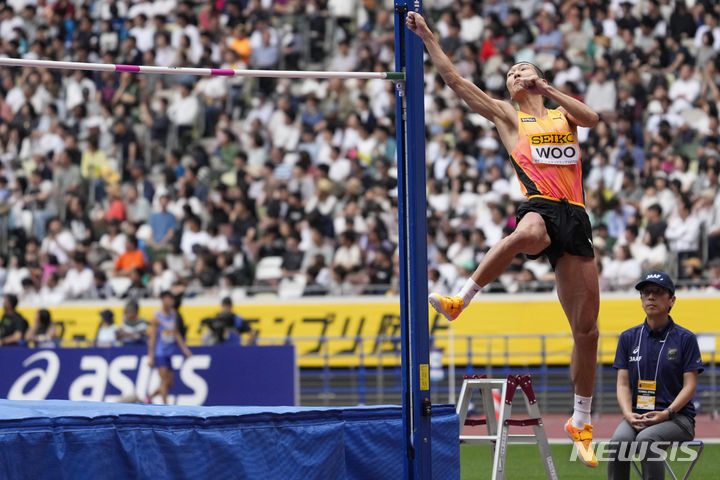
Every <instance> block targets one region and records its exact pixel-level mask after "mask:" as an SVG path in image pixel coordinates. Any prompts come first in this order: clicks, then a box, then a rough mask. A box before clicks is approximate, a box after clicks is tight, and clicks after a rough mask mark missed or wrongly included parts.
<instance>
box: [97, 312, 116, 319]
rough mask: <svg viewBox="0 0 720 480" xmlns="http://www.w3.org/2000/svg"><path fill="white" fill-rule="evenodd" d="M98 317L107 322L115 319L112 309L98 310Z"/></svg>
mask: <svg viewBox="0 0 720 480" xmlns="http://www.w3.org/2000/svg"><path fill="white" fill-rule="evenodd" d="M100 317H101V318H102V319H103V320H106V321H108V322H112V321H113V320H115V314H114V313H113V312H112V310H103V311H102V312H100Z"/></svg>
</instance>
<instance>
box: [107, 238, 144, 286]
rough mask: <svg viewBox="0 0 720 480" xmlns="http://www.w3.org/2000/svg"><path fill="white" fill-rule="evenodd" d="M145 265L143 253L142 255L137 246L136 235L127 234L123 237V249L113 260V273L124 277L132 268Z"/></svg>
mask: <svg viewBox="0 0 720 480" xmlns="http://www.w3.org/2000/svg"><path fill="white" fill-rule="evenodd" d="M145 265H146V261H145V255H143V252H142V250H140V249H139V248H138V239H137V237H135V236H134V235H129V236H127V237H126V238H125V251H124V252H123V253H122V254H120V255H119V256H118V257H117V260H115V270H114V274H115V275H116V276H120V277H126V276H129V275H130V272H131V271H132V270H135V269H139V270H142V269H144V268H145Z"/></svg>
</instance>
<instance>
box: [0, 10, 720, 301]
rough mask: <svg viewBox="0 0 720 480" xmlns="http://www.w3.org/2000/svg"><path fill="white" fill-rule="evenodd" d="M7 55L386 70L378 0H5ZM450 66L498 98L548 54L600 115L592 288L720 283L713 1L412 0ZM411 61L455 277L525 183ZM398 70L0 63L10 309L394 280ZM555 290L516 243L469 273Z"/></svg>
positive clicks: (432, 266)
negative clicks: (513, 78) (147, 70)
mask: <svg viewBox="0 0 720 480" xmlns="http://www.w3.org/2000/svg"><path fill="white" fill-rule="evenodd" d="M0 5H2V6H1V7H0V50H1V51H0V54H1V55H3V56H9V57H22V58H26V59H50V60H69V61H80V62H99V63H106V64H112V63H123V64H144V65H161V66H203V67H219V68H258V69H306V70H309V69H328V70H344V71H392V70H394V51H393V49H394V45H393V41H394V34H393V28H394V27H393V22H394V20H393V13H392V12H393V8H392V2H391V1H389V0H384V1H380V0H378V1H362V2H361V1H359V0H303V1H299V0H275V1H272V0H246V1H227V0H217V1H214V2H192V1H182V0H137V1H128V0H95V1H93V0H76V1H73V0H43V1H37V2H36V1H34V0H8V1H6V2H2V3H1V4H0ZM424 6H425V11H426V13H427V16H428V18H429V19H430V21H431V25H432V28H433V30H434V31H436V32H437V34H438V35H439V37H440V42H441V45H442V47H443V49H444V50H445V51H446V52H447V53H448V54H449V55H450V56H451V58H452V60H453V61H454V62H455V64H456V66H457V68H458V69H459V71H460V72H461V73H462V75H463V76H465V77H467V78H468V79H471V80H472V81H473V82H475V83H476V84H477V85H479V86H480V87H481V88H483V89H484V90H486V91H487V92H490V93H491V94H492V95H494V96H496V97H498V98H506V96H507V92H506V91H505V72H506V71H507V69H508V68H509V66H510V65H512V64H513V63H515V62H517V61H531V62H534V63H535V64H537V65H539V66H540V67H541V68H542V69H543V70H544V71H545V72H546V74H547V78H548V80H549V81H550V82H551V83H553V84H554V85H555V86H557V87H559V88H560V89H562V90H563V91H565V92H567V93H569V94H571V95H573V96H576V97H578V98H580V99H582V100H583V101H585V102H586V103H587V104H588V105H590V106H591V107H592V108H593V109H595V110H596V111H598V112H599V113H600V114H601V117H602V120H601V121H600V123H599V124H598V125H597V127H595V128H594V129H592V130H585V129H580V131H579V132H578V137H579V141H580V144H581V146H582V151H583V153H582V156H583V170H584V182H585V196H586V205H587V209H588V212H589V214H590V218H591V221H592V226H593V232H594V246H595V253H596V258H597V263H598V265H599V266H600V268H601V277H600V282H601V288H602V290H604V291H609V290H631V288H632V285H633V284H634V282H635V281H636V280H637V279H638V278H639V277H640V275H641V272H642V271H643V270H648V269H650V268H655V267H657V268H662V269H664V270H667V271H669V272H671V273H673V274H674V275H675V274H676V275H675V276H676V277H677V278H679V282H678V283H679V285H680V286H683V285H684V286H685V288H709V289H713V288H714V289H720V195H719V184H718V172H719V171H720V151H719V150H718V141H719V138H720V137H719V136H720V129H719V126H718V125H719V118H718V106H717V105H718V101H720V89H719V88H718V85H719V81H720V55H719V53H720V22H719V21H718V20H719V19H720V4H718V3H717V2H714V1H711V0H634V1H629V2H620V1H617V0H612V1H609V2H608V1H600V2H583V1H582V0H568V1H547V0H545V1H543V0H534V1H533V0H525V1H513V0H486V1H484V2H477V1H470V0H461V1H452V0H434V1H432V0H425V2H424ZM425 68H426V70H425V87H426V88H425V109H426V112H425V113H426V116H425V120H426V135H427V172H428V188H427V193H428V202H427V212H428V236H427V240H428V259H429V272H428V273H429V281H430V284H431V285H430V288H431V289H432V290H433V291H439V292H441V293H451V292H455V291H457V290H458V289H459V286H460V284H461V283H462V282H464V280H465V278H466V277H467V276H468V275H469V273H470V272H471V271H472V270H473V269H474V268H475V266H476V265H477V263H478V262H479V261H480V259H481V258H482V256H483V255H484V253H485V252H486V251H487V250H488V249H489V248H490V247H492V246H493V245H494V244H495V243H497V242H498V241H499V240H500V239H501V238H502V237H503V236H504V235H507V233H508V232H509V231H511V230H512V229H513V227H514V225H515V215H514V213H515V211H516V209H517V206H518V204H519V203H520V202H522V201H523V197H522V195H521V194H520V188H519V184H518V182H517V180H516V178H515V175H514V173H513V172H512V170H511V167H510V165H509V163H508V162H507V161H506V158H507V156H508V154H507V152H505V151H504V150H503V147H502V144H501V143H500V142H499V141H498V137H497V133H496V131H495V129H494V128H493V125H491V124H490V123H488V122H487V121H485V120H484V119H483V118H482V117H480V116H479V115H476V114H473V113H472V112H470V111H469V109H468V107H467V105H465V104H463V103H462V102H461V101H459V100H458V98H457V97H456V96H455V95H454V94H453V92H452V91H451V90H450V89H449V88H448V87H447V86H445V85H444V84H443V82H442V80H441V79H440V77H439V76H438V75H437V74H436V72H435V71H434V70H433V68H432V66H431V65H430V63H429V62H428V63H426V67H425ZM394 135H395V91H394V85H393V83H392V82H388V81H382V80H370V81H355V80H349V81H345V80H343V81H341V80H329V81H325V80H310V79H308V80H297V79H293V80H289V79H271V78H262V79H244V78H229V77H193V76H184V75H167V76H161V75H144V74H143V75H134V74H130V73H122V74H115V73H107V72H104V73H101V72H82V71H65V70H40V69H32V68H2V69H0V162H1V165H2V166H1V167H0V214H1V215H0V224H1V225H2V227H3V228H2V229H1V232H0V233H2V236H0V243H1V244H2V247H3V249H4V250H3V255H2V256H0V259H1V261H0V263H1V264H0V287H2V292H4V293H10V294H15V295H17V296H18V298H19V302H20V307H23V306H43V307H47V306H51V305H55V304H58V303H61V302H65V301H67V300H72V299H107V298H122V299H125V300H126V301H134V302H138V301H140V300H142V299H145V298H148V297H157V296H158V294H159V293H160V292H162V291H165V290H169V289H181V290H184V291H185V295H186V296H190V295H197V294H210V295H219V296H228V295H231V294H232V295H234V296H238V295H239V292H241V291H245V292H247V293H248V294H253V293H258V292H268V291H269V292H275V291H278V292H279V293H280V295H284V296H293V295H294V296H300V295H326V294H327V295H345V294H386V293H394V292H397V284H398V252H397V236H398V228H397V188H396V186H397V180H396V150H397V149H396V141H395V137H394ZM552 289H553V273H552V270H551V268H550V266H549V264H548V263H547V261H545V260H542V259H540V260H528V259H526V258H524V257H523V258H517V259H516V261H515V262H514V263H513V265H512V266H511V268H510V269H509V271H508V272H507V273H506V274H505V275H503V276H501V277H500V279H499V280H498V281H496V282H494V283H493V284H491V285H489V286H488V287H487V288H486V289H485V290H484V291H490V292H525V291H543V290H552Z"/></svg>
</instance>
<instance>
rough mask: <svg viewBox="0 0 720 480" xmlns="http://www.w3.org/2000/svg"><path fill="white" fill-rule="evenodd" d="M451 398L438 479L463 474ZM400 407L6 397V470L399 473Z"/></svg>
mask: <svg viewBox="0 0 720 480" xmlns="http://www.w3.org/2000/svg"><path fill="white" fill-rule="evenodd" d="M458 429H459V425H458V420H457V415H456V414H455V409H454V407H453V406H452V405H447V406H439V407H435V409H434V411H433V415H432V445H433V449H432V466H433V469H432V472H431V473H432V478H441V479H453V478H460V464H459V462H460V452H459V448H460V447H459V442H458V438H459V437H458V435H459V431H458ZM402 432H403V422H402V409H401V407H399V406H380V407H356V408H314V407H191V406H157V405H141V404H140V405H135V404H120V403H100V402H71V401H67V400H44V401H37V402H35V401H14V400H0V478H12V479H22V478H32V479H34V480H43V479H53V480H55V479H73V480H75V479H103V480H115V479H118V480H120V479H122V480H125V479H128V478H133V479H145V478H147V479H153V480H155V479H160V478H163V479H184V478H187V479H198V478H213V479H256V478H257V479H282V480H292V479H302V480H308V479H322V480H327V479H358V480H369V479H373V480H379V479H393V480H394V479H398V478H402V477H403V475H404V471H403V458H404V456H405V446H404V439H403V433H402Z"/></svg>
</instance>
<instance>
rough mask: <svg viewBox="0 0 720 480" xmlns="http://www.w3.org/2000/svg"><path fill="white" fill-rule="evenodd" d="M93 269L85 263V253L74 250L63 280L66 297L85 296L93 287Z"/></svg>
mask: <svg viewBox="0 0 720 480" xmlns="http://www.w3.org/2000/svg"><path fill="white" fill-rule="evenodd" d="M93 280H94V275H93V270H92V268H90V267H89V266H88V265H87V260H86V258H85V255H84V254H83V253H81V252H75V254H74V255H73V258H72V262H71V265H70V268H69V269H68V271H67V273H66V274H65V278H64V280H63V289H64V292H65V295H66V297H67V298H68V299H78V298H86V297H88V296H89V295H90V292H91V290H92V288H93Z"/></svg>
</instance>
